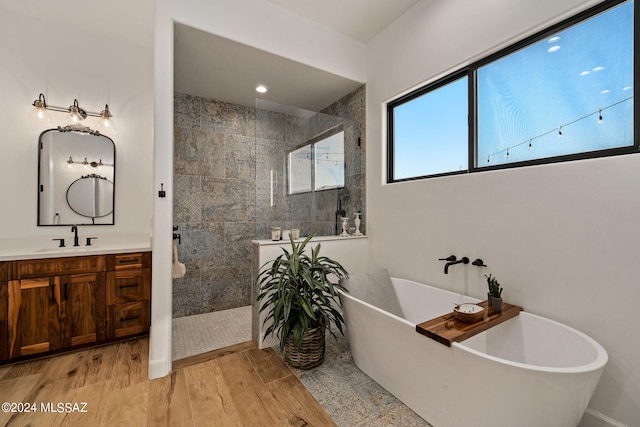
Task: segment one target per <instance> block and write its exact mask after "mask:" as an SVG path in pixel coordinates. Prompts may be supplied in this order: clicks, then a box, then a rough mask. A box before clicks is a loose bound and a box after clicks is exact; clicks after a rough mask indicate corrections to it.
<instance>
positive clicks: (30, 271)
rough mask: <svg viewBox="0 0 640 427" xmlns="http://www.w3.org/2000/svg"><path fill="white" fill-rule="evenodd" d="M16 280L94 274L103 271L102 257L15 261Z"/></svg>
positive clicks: (103, 259)
mask: <svg viewBox="0 0 640 427" xmlns="http://www.w3.org/2000/svg"><path fill="white" fill-rule="evenodd" d="M15 263H16V270H17V274H18V277H17V278H18V279H27V278H32V277H47V276H60V275H64V274H81V273H95V272H99V271H104V270H105V257H104V255H95V256H82V257H69V258H53V259H32V260H25V261H16V262H15Z"/></svg>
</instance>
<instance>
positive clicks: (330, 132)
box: [286, 124, 347, 196]
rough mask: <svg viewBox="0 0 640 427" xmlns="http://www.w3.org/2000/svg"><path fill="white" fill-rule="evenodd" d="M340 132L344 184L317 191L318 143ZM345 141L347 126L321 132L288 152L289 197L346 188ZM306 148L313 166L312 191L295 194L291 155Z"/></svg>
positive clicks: (311, 171) (338, 126)
mask: <svg viewBox="0 0 640 427" xmlns="http://www.w3.org/2000/svg"><path fill="white" fill-rule="evenodd" d="M340 132H343V133H344V136H343V139H342V146H343V150H342V151H343V152H342V165H343V166H342V167H343V183H342V185H339V186H335V187H328V188H322V189H318V190H317V189H316V164H315V162H316V153H315V146H316V144H317V143H318V142H321V141H324V140H325V139H327V138H331V137H332V136H334V135H337V134H339V133H340ZM345 139H346V132H345V126H344V125H341V124H340V125H337V126H334V127H332V128H329V129H327V130H325V131H322V132H320V133H319V134H317V135H315V136H313V137H312V138H310V139H308V140H306V141H305V142H304V143H303V144H300V145H297V146H295V147H294V148H292V149H290V150H288V151H287V156H286V158H287V166H286V167H287V196H295V195H297V194H308V193H318V192H321V191H330V190H336V189H340V188H344V187H345V186H346V167H347V165H346V159H345V158H346V150H345V148H344V144H345ZM304 147H309V152H310V157H309V162H310V164H311V166H310V168H311V170H310V173H311V176H310V184H311V189H310V190H308V191H297V192H295V193H292V192H291V162H290V158H291V157H290V156H291V153H293V152H295V151H298V150H299V149H301V148H304Z"/></svg>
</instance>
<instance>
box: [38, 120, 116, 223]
mask: <svg viewBox="0 0 640 427" xmlns="http://www.w3.org/2000/svg"><path fill="white" fill-rule="evenodd" d="M39 153H40V157H39V164H38V225H73V224H77V225H92V224H96V225H113V223H114V213H113V207H114V199H115V184H114V183H115V145H114V143H113V141H112V140H111V139H110V138H109V137H107V136H104V135H100V134H99V133H98V132H95V131H92V130H91V129H89V128H87V127H83V126H67V127H65V128H58V129H49V130H46V131H44V132H42V134H40V140H39Z"/></svg>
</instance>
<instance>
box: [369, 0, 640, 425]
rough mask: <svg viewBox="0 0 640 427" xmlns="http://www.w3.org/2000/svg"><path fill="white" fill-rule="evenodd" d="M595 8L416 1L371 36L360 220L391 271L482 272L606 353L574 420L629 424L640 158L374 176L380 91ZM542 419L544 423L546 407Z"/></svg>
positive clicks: (461, 275)
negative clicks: (455, 260) (582, 413)
mask: <svg viewBox="0 0 640 427" xmlns="http://www.w3.org/2000/svg"><path fill="white" fill-rule="evenodd" d="M593 4H594V2H593V1H591V2H584V1H579V0H562V1H559V0H544V1H539V0H526V1H525V0H523V1H519V2H514V1H510V0H485V1H474V2H469V1H463V0H448V1H446V2H445V1H438V2H433V1H422V2H420V3H418V4H417V5H416V6H415V7H414V8H413V9H411V10H410V11H408V12H407V13H406V14H405V15H403V16H402V17H401V18H400V19H399V20H398V21H396V22H395V23H394V24H393V25H392V26H390V27H389V28H387V29H386V30H385V31H384V32H383V33H381V34H380V35H379V36H378V37H376V38H375V39H374V40H373V41H372V42H371V43H370V44H369V52H368V60H367V61H368V62H367V70H368V78H367V145H368V147H367V212H368V224H367V229H368V232H369V241H370V244H371V250H372V253H373V255H374V257H375V258H376V260H377V262H378V263H379V264H380V265H382V266H386V267H387V268H388V269H389V270H390V272H391V274H392V275H395V276H399V277H404V278H408V279H414V280H417V281H420V282H428V283H431V284H433V285H435V286H438V287H441V288H445V289H449V290H453V291H456V292H467V293H469V294H471V295H473V296H476V297H481V298H482V297H484V296H485V295H486V286H485V281H484V280H483V277H482V275H483V274H485V273H493V274H494V275H496V276H497V277H498V279H499V280H500V282H501V284H503V286H504V288H505V291H504V298H505V299H506V300H507V301H508V302H512V303H516V304H518V305H522V306H523V307H524V309H525V310H526V311H529V312H532V313H536V314H540V315H543V316H545V317H549V318H551V319H555V320H558V321H560V322H563V323H566V324H568V325H570V326H573V327H575V328H577V329H579V330H581V331H583V332H585V333H587V334H588V335H590V336H592V337H593V338H595V339H596V340H597V341H599V342H600V343H601V344H602V345H603V346H604V347H605V348H606V349H607V351H608V353H609V357H610V359H609V364H608V366H607V368H606V370H605V372H604V374H603V377H602V379H601V381H600V385H599V386H598V388H597V390H596V392H595V394H594V397H593V399H592V401H591V404H590V410H589V411H590V414H588V415H587V416H586V417H585V419H583V423H582V425H584V426H587V425H589V426H596V425H598V426H600V425H606V424H605V423H604V422H603V421H602V418H603V417H600V414H604V415H605V416H608V417H610V418H612V419H614V420H617V421H618V422H620V423H624V424H626V425H637V423H638V420H640V400H639V399H638V396H640V365H639V364H638V355H639V354H640V344H639V342H638V340H637V339H636V337H637V335H638V334H637V331H636V329H635V328H636V323H637V320H638V319H639V318H640V314H639V312H638V310H637V307H636V306H637V301H639V300H640V286H639V285H638V277H639V273H640V271H639V269H638V256H639V255H640V227H639V226H638V212H640V191H638V190H637V183H638V182H640V155H629V156H623V157H612V158H605V159H596V160H587V161H580V162H572V163H564V164H555V165H545V166H538V167H528V168H520V169H514V170H502V171H493V172H483V173H477V174H472V175H462V176H461V175H458V176H451V177H443V178H435V179H429V180H422V181H414V182H406V183H398V184H393V185H385V184H383V181H384V180H385V179H386V178H385V176H384V175H383V170H384V156H385V153H384V146H385V143H386V138H385V136H384V131H385V128H384V121H383V118H384V102H385V101H387V100H389V99H391V98H393V97H395V96H397V95H398V94H400V93H402V92H406V91H407V90H409V89H411V88H413V87H415V86H416V85H419V84H421V83H423V82H425V81H428V80H430V79H433V78H435V77H437V76H439V75H442V74H443V73H445V72H448V71H452V70H453V69H455V68H456V67H457V66H459V64H463V63H468V62H472V61H471V60H472V59H473V58H476V59H477V58H478V56H480V55H483V54H486V53H487V52H491V51H495V50H497V47H498V46H505V45H507V44H510V43H512V42H513V41H516V40H518V39H521V38H522V37H523V36H524V35H528V34H531V33H533V32H534V31H533V30H539V29H540V28H541V26H547V25H548V24H551V23H554V22H558V21H559V20H560V18H561V17H566V16H567V15H568V13H569V12H571V13H573V12H575V11H576V10H579V9H585V8H586V7H587V6H589V5H593ZM450 254H455V255H457V256H458V257H461V256H468V257H469V258H470V259H471V260H473V259H475V258H476V257H480V258H482V259H484V261H485V263H486V264H488V265H489V267H488V269H486V270H481V269H479V268H478V267H472V266H471V265H469V266H460V265H456V266H453V267H452V268H451V269H450V274H449V275H444V274H443V263H442V262H441V261H438V258H442V257H445V256H448V255H450ZM425 320H426V319H425ZM634 320H636V321H634ZM540 415H541V419H540V420H541V423H542V424H544V408H541V412H540ZM598 417H599V418H598Z"/></svg>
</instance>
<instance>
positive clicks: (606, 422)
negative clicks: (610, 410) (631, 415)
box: [580, 408, 629, 427]
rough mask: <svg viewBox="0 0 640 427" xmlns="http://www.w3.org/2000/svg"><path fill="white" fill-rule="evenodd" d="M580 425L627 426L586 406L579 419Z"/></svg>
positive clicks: (593, 426) (582, 426)
mask: <svg viewBox="0 0 640 427" xmlns="http://www.w3.org/2000/svg"><path fill="white" fill-rule="evenodd" d="M580 427H629V426H628V425H626V424H623V423H621V422H619V421H616V420H614V419H613V418H611V417H608V416H606V415H605V414H603V413H601V412H598V411H596V410H594V409H591V408H587V410H586V411H585V413H584V416H583V417H582V421H580Z"/></svg>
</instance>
